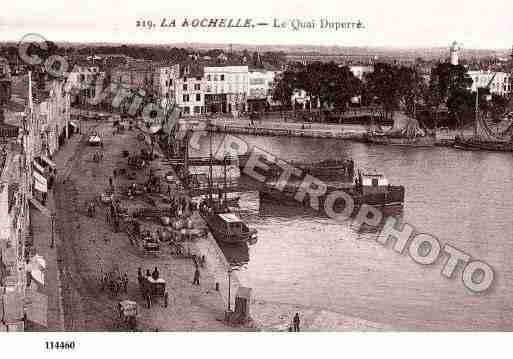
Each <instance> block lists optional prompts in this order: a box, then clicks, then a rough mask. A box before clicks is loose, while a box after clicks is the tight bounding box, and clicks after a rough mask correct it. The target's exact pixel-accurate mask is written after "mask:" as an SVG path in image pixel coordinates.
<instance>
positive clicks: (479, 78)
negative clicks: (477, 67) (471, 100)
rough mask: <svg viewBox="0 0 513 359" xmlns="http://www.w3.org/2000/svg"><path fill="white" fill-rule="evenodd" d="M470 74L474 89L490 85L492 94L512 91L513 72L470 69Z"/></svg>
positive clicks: (472, 88) (505, 93) (504, 93)
mask: <svg viewBox="0 0 513 359" xmlns="http://www.w3.org/2000/svg"><path fill="white" fill-rule="evenodd" d="M468 75H469V76H470V78H471V79H472V87H471V90H472V91H476V90H477V88H485V87H487V86H489V88H490V93H491V94H496V95H501V96H505V95H509V94H510V93H511V74H509V73H506V72H494V71H468Z"/></svg>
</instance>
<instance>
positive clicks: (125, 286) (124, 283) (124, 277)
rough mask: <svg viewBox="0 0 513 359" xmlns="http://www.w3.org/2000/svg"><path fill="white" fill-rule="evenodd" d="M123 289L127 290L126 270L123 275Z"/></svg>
mask: <svg viewBox="0 0 513 359" xmlns="http://www.w3.org/2000/svg"><path fill="white" fill-rule="evenodd" d="M123 290H124V291H125V293H127V292H128V274H127V273H126V272H125V274H124V276H123Z"/></svg>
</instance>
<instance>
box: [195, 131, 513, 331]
mask: <svg viewBox="0 0 513 359" xmlns="http://www.w3.org/2000/svg"><path fill="white" fill-rule="evenodd" d="M223 136H224V135H222V134H216V135H214V136H213V143H214V150H215V148H216V146H217V145H218V144H219V143H220V142H221V141H222V138H223ZM240 138H242V139H244V140H245V141H247V142H248V143H249V144H250V145H255V146H258V147H259V148H261V149H264V150H266V151H268V152H270V153H272V154H274V155H276V156H277V157H279V158H281V159H284V160H298V161H299V160H300V161H319V160H324V159H338V158H352V159H354V161H355V163H356V165H357V166H358V167H359V168H364V169H370V170H377V171H379V172H382V173H384V174H385V175H386V176H387V178H388V179H389V181H390V183H392V184H401V185H404V186H405V191H406V195H405V205H404V210H403V220H404V221H406V222H408V223H409V224H411V225H413V226H414V227H415V229H416V230H417V231H419V232H425V233H429V234H432V235H434V236H436V237H437V238H438V239H439V241H440V242H441V244H442V246H443V245H444V244H450V245H451V246H453V247H456V248H457V249H459V250H461V251H463V252H465V253H467V254H468V255H470V256H471V257H472V258H474V259H479V260H482V261H484V262H486V263H488V264H489V265H491V266H492V267H493V269H494V272H495V280H494V284H493V287H492V288H491V289H490V290H488V291H487V292H486V293H481V294H475V293H472V292H471V291H469V290H468V289H466V287H465V286H464V284H463V282H462V280H461V273H462V267H461V266H458V268H457V271H456V272H455V274H454V275H453V278H450V279H449V278H446V277H444V276H442V274H441V270H442V268H443V266H444V264H445V261H446V258H447V257H446V256H441V257H440V258H439V259H438V260H437V261H436V262H435V263H434V264H432V265H420V264H417V263H415V262H414V261H413V260H412V259H411V258H410V256H409V255H408V252H407V251H405V252H404V253H403V254H399V253H397V252H395V251H394V250H392V249H391V246H390V245H388V246H383V245H381V244H380V243H378V242H377V241H376V240H375V238H376V233H373V232H371V231H363V232H362V231H359V230H358V229H357V228H355V227H354V226H351V224H350V222H347V223H339V222H336V221H335V220H332V219H329V218H321V217H317V216H314V215H312V214H311V213H309V212H307V211H305V210H302V209H299V208H290V207H283V206H279V205H268V204H260V203H259V200H258V193H257V192H256V191H249V192H244V193H241V194H238V195H240V196H241V200H240V206H241V215H242V217H243V218H244V220H245V221H246V222H247V223H248V225H249V226H251V227H254V228H256V229H257V230H258V238H259V239H258V242H257V243H256V244H255V245H253V246H250V248H249V253H247V250H246V251H244V250H243V251H241V253H242V254H241V256H242V257H244V260H242V262H247V263H246V264H244V265H243V266H241V267H240V269H239V271H238V277H239V280H240V282H241V284H242V285H246V286H249V287H251V288H253V294H254V296H255V303H257V304H258V303H259V304H260V305H264V306H267V307H269V308H270V307H276V308H279V307H282V308H295V309H294V310H300V311H303V312H305V311H310V312H312V311H316V313H323V314H322V315H321V314H318V315H321V316H323V317H325V318H327V319H323V320H321V322H320V324H319V322H318V321H317V322H316V323H317V327H315V328H316V329H340V328H344V325H339V326H338V327H337V325H335V324H332V322H330V319H328V318H330V317H331V318H333V317H334V316H335V317H336V316H340V317H342V318H346V317H350V318H357V319H358V320H362V321H368V322H370V323H377V327H379V328H394V329H401V330H512V329H513V320H512V318H513V285H512V268H513V156H512V155H511V153H494V152H469V151H460V150H455V149H452V148H442V147H433V148H422V149H420V148H418V149H416V148H404V147H385V146H379V145H367V144H364V143H355V142H350V141H343V140H342V141H341V140H336V139H333V140H331V139H313V138H285V137H265V136H258V137H254V136H240ZM208 153H209V139H208V136H203V137H202V138H201V140H200V148H199V149H193V148H192V149H191V156H194V155H200V154H201V155H208ZM236 252H237V251H236V250H234V249H233V248H231V249H229V250H228V253H229V256H230V257H231V258H232V259H230V260H232V261H237V260H236V257H237V253H236ZM244 252H245V253H244ZM233 258H235V259H233ZM239 262H241V260H239ZM326 313H328V314H326ZM257 314H258V311H257ZM291 314H293V313H291ZM257 319H258V318H257ZM274 319H275V318H272V315H270V316H269V315H268V316H266V317H265V318H263V319H262V321H263V322H264V323H263V324H264V326H265V325H266V324H270V323H265V321H266V320H267V321H273V320H274ZM284 320H285V321H286V320H288V319H284ZM339 324H340V323H339ZM313 327H314V326H312V328H313ZM347 329H351V327H350V326H349V327H348V328H347Z"/></svg>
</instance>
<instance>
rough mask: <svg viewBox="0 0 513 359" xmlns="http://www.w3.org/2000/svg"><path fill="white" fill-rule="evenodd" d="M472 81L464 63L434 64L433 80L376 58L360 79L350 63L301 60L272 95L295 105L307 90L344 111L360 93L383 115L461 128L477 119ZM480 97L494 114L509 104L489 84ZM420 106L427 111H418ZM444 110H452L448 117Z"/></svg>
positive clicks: (324, 105)
mask: <svg viewBox="0 0 513 359" xmlns="http://www.w3.org/2000/svg"><path fill="white" fill-rule="evenodd" d="M472 82H473V81H472V79H471V78H470V76H469V75H468V73H467V69H466V68H465V66H463V65H452V64H450V63H439V64H438V65H436V66H435V67H433V68H432V70H431V75H430V79H429V81H426V80H425V79H424V78H423V77H422V76H421V74H420V72H419V71H418V69H417V68H416V67H407V66H399V65H395V64H388V63H377V64H375V65H374V70H373V71H372V72H369V73H367V74H366V75H365V77H364V80H363V81H360V80H359V79H358V78H356V77H355V76H354V75H353V74H352V72H351V71H350V70H349V68H348V67H347V66H342V67H341V66H339V65H337V64H335V63H321V62H314V63H310V64H308V65H301V64H296V65H295V66H292V67H289V69H288V70H286V71H285V72H283V73H282V75H281V77H280V78H279V79H278V81H276V83H275V88H274V93H273V98H274V99H275V100H278V101H280V102H281V103H282V104H283V105H284V106H285V107H286V108H289V109H290V108H292V107H293V106H292V105H293V104H292V103H291V98H292V95H293V94H294V92H295V91H297V90H304V91H305V92H306V95H307V96H310V99H311V104H313V107H314V108H317V106H316V105H317V104H320V110H322V111H334V112H344V111H346V110H347V109H348V105H349V103H350V102H351V99H352V98H353V97H355V96H360V98H361V101H360V103H361V104H362V105H365V106H368V105H374V106H376V107H377V108H378V109H379V115H380V116H381V117H382V118H384V119H390V118H391V116H392V114H393V112H394V111H397V110H402V111H405V112H406V113H407V114H408V115H410V116H413V117H416V118H420V117H423V120H422V122H423V124H424V125H425V126H427V127H434V126H437V125H442V126H451V127H457V126H463V125H465V124H466V123H467V122H471V121H473V119H474V113H475V100H476V94H475V92H474V93H473V92H471V86H472ZM478 97H479V109H480V111H483V112H485V113H486V114H487V115H490V116H491V117H496V118H498V117H499V116H500V115H502V114H503V113H504V111H505V110H506V108H507V104H508V99H507V98H506V97H504V96H499V95H493V96H490V90H489V89H487V88H480V89H478ZM490 98H491V100H490ZM308 109H310V107H309V108H308ZM420 110H422V112H423V114H424V116H419V112H420ZM440 112H445V113H447V114H448V116H445V118H444V119H443V121H442V119H440V118H439V115H438V114H439V113H440ZM426 113H427V116H426Z"/></svg>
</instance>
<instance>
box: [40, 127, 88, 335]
mask: <svg viewBox="0 0 513 359" xmlns="http://www.w3.org/2000/svg"><path fill="white" fill-rule="evenodd" d="M80 138H81V135H78V134H75V135H74V136H73V137H71V138H70V139H68V140H67V142H66V144H65V145H64V146H63V147H61V149H60V150H59V152H58V153H57V155H56V156H55V157H54V159H53V161H54V162H55V164H56V166H57V175H58V179H59V180H60V178H61V175H62V173H63V172H64V169H65V166H66V165H67V164H68V161H69V160H70V159H71V157H72V156H73V154H74V153H75V151H76V149H77V147H78V145H79V143H80ZM46 207H47V208H48V210H49V211H50V212H52V213H55V198H54V194H53V192H51V191H50V192H49V193H48V199H47V203H46ZM30 223H31V227H32V232H33V247H34V250H35V253H36V254H39V255H41V256H43V258H44V259H45V260H46V276H45V286H44V288H43V290H42V293H43V294H45V295H46V296H47V297H48V317H47V327H46V328H40V327H34V328H33V330H37V331H41V330H48V331H64V313H63V307H62V297H61V295H62V293H61V278H60V272H59V263H58V255H57V246H58V244H59V243H60V238H59V233H58V230H57V224H56V223H55V224H54V246H53V248H51V247H50V246H51V242H52V228H51V227H52V226H51V220H50V218H48V217H47V216H46V215H45V214H44V213H41V212H40V211H39V210H38V209H36V208H34V207H31V209H30Z"/></svg>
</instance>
